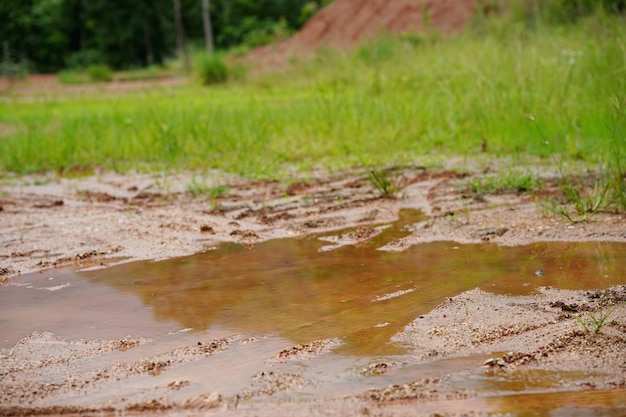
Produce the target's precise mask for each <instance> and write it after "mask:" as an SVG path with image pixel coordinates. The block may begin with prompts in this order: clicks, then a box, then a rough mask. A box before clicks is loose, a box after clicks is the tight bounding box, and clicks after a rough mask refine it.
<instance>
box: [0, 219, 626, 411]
mask: <svg viewBox="0 0 626 417" xmlns="http://www.w3.org/2000/svg"><path fill="white" fill-rule="evenodd" d="M400 214H401V215H400V218H399V220H398V221H397V222H396V223H394V224H392V225H380V226H376V227H373V228H371V229H368V230H366V231H364V230H359V229H355V230H348V231H343V232H340V233H336V234H334V235H326V236H318V237H313V238H306V239H279V240H271V241H267V242H263V243H260V244H257V245H255V246H253V247H251V248H249V247H246V246H242V245H237V244H223V245H220V246H219V247H217V248H215V250H211V251H208V252H205V253H200V254H197V255H194V256H189V257H184V258H177V259H170V260H165V261H159V262H135V263H127V264H120V265H117V266H113V267H110V268H106V269H101V270H95V271H82V272H76V271H69V270H56V271H48V272H46V273H43V274H32V275H25V276H22V277H18V278H15V279H12V280H11V281H10V282H9V283H8V284H7V285H4V286H2V287H0V329H1V330H0V342H1V344H2V346H4V347H10V346H13V345H14V344H15V343H16V342H17V341H18V340H20V339H21V338H23V337H25V336H27V335H29V334H31V333H32V332H33V331H47V332H53V333H54V334H56V335H58V336H60V337H64V338H71V339H79V338H84V339H94V338H95V339H120V338H126V337H147V338H157V339H158V340H161V343H170V344H171V345H172V346H177V344H178V345H185V344H195V340H196V339H200V338H203V339H206V335H207V334H209V335H212V337H222V336H227V335H232V334H240V335H244V336H245V337H254V338H255V339H254V340H255V343H254V346H255V347H254V352H255V353H254V354H252V353H251V352H252V351H251V350H250V349H249V348H248V347H247V346H248V344H247V343H240V344H239V345H236V346H235V347H233V348H232V349H230V350H229V351H228V352H227V354H222V355H217V356H215V357H211V358H207V359H203V361H206V362H207V364H210V369H211V371H210V372H207V371H206V369H207V368H206V366H205V367H203V366H202V364H197V363H196V364H194V363H190V364H188V365H185V366H183V367H179V368H178V369H176V370H174V371H172V372H174V374H176V375H178V374H180V375H178V376H180V378H181V380H182V379H183V378H185V379H186V380H187V382H189V381H191V383H192V385H193V384H194V383H198V384H200V387H201V388H202V389H204V390H206V389H210V390H215V391H219V392H221V393H222V395H235V394H236V393H237V392H239V391H240V390H241V387H242V385H245V381H247V380H248V379H249V378H250V377H251V376H252V375H265V374H260V373H259V372H262V369H264V366H265V365H264V363H265V362H264V361H265V360H266V359H267V357H269V356H271V354H272V352H274V353H276V352H279V351H280V350H281V349H285V348H288V347H289V346H293V345H294V344H299V343H309V342H312V341H316V340H329V339H330V340H334V341H335V342H333V343H334V344H333V345H332V349H331V350H332V354H329V355H325V356H324V360H318V361H317V362H316V363H315V366H305V367H303V366H301V365H298V364H286V365H285V366H284V369H283V370H282V372H284V373H286V374H289V372H291V371H293V370H294V369H296V368H297V370H298V375H300V376H301V377H302V378H303V380H315V381H317V383H316V384H313V385H311V386H310V387H308V388H306V389H305V391H307V393H308V395H312V393H315V395H318V396H325V395H335V396H336V395H356V394H357V393H359V392H363V391H364V390H368V389H374V388H377V387H384V386H387V385H393V384H399V383H403V382H405V381H411V380H418V379H420V378H439V377H441V376H443V375H450V374H453V375H457V377H456V378H455V377H453V378H451V379H450V380H448V381H447V382H446V384H447V385H446V389H447V390H448V391H449V392H465V391H472V392H481V393H492V394H494V393H495V394H496V396H495V397H494V398H493V399H489V398H487V399H485V398H483V399H482V400H480V401H481V404H483V405H482V406H481V407H482V408H483V409H486V410H489V409H497V410H506V411H508V410H509V409H512V410H529V412H534V411H536V410H535V408H536V407H539V408H541V406H539V405H537V406H536V405H535V403H534V402H533V401H538V403H539V404H541V403H542V401H543V403H544V404H546V403H550V402H553V403H554V404H556V405H555V406H554V408H556V407H557V406H558V407H560V408H562V407H567V404H569V403H575V402H576V401H578V400H580V398H581V397H577V396H573V397H572V399H571V401H570V402H568V401H567V400H566V399H565V398H566V397H563V396H553V397H550V395H552V394H549V393H546V392H547V391H550V390H551V389H553V388H555V387H558V386H559V384H561V383H562V381H563V380H567V381H572V382H573V383H575V382H576V381H578V380H582V379H584V378H585V377H587V376H588V375H585V374H581V373H577V372H576V371H571V372H567V371H563V372H552V371H541V370H533V371H531V372H519V373H515V372H514V373H510V374H507V375H505V376H502V375H485V374H484V373H483V372H474V373H472V372H470V370H472V369H475V368H476V366H477V364H482V363H483V362H484V361H485V360H486V359H487V358H488V357H489V355H488V354H484V355H483V354H478V355H474V356H470V357H457V358H454V357H453V358H444V359H441V360H433V361H430V362H428V363H424V362H423V361H416V362H415V363H412V359H411V354H412V352H411V348H410V347H407V346H406V345H404V344H400V343H399V342H396V343H394V342H392V337H393V336H394V335H396V334H397V333H399V332H401V331H402V330H403V329H404V328H405V327H406V326H407V325H408V324H409V323H411V322H412V321H413V320H415V319H416V318H418V317H420V316H422V315H424V314H427V313H428V312H430V311H431V310H433V309H434V308H435V307H436V306H438V305H440V304H441V303H442V302H444V301H446V300H449V299H450V298H451V297H455V296H457V295H458V294H461V293H463V292H464V291H468V290H471V289H474V288H477V287H478V288H480V289H482V290H484V291H487V292H489V293H495V294H506V295H528V294H533V293H534V292H536V291H537V288H539V287H546V286H549V287H555V288H562V289H589V290H591V289H602V288H609V287H612V286H615V285H618V284H624V283H625V281H624V277H626V244H623V243H608V242H586V243H563V242H561V243H549V242H548V243H535V244H531V245H527V246H519V247H503V246H497V245H493V244H471V245H461V244H457V243H455V242H432V243H427V244H420V245H415V246H412V247H409V248H407V249H406V250H404V251H402V252H394V251H385V250H380V248H381V247H383V246H385V245H387V244H389V243H390V242H392V241H395V240H397V239H401V238H402V237H403V236H406V235H408V234H409V233H411V230H412V226H413V225H414V224H416V223H418V222H421V221H423V220H424V218H423V216H422V215H421V213H420V212H418V211H415V210H404V211H401V213H400ZM351 233H370V234H371V236H372V237H371V239H370V240H368V241H366V242H361V243H359V244H357V245H345V246H335V243H333V242H336V241H341V239H340V238H341V237H343V236H344V235H346V234H348V235H349V234H351ZM144 349H145V348H144ZM137 354H138V353H137ZM418 362H419V363H418ZM207 366H208V365H207ZM199 369H203V371H202V372H199V371H198V370H199ZM233 369H239V371H237V372H232V370H233ZM229 370H230V371H229ZM294 372H295V371H294ZM464 372H469V374H468V373H464ZM174 374H170V375H169V376H167V377H165V376H159V377H158V378H161V379H163V381H162V383H163V384H165V385H167V381H168V379H167V378H169V379H171V378H172V375H174ZM176 375H174V376H176ZM272 375H273V374H272ZM459 375H460V376H459ZM229 378H230V379H229ZM148 379H150V378H148ZM231 379H232V381H231V382H230V383H229V382H227V381H229V380H231ZM150 381H152V380H150ZM150 381H149V382H146V384H150V383H151V384H154V383H155V382H154V381H152V382H150ZM305 386H306V384H305ZM208 387H209V388H208ZM119 389H120V390H122V391H123V390H124V389H126V388H124V387H123V386H121V388H119ZM194 389H196V390H199V391H198V392H200V391H202V390H201V389H200V388H198V387H197V386H196V387H195V388H194ZM528 393H536V395H544V396H546V397H545V398H543V397H541V398H539V397H532V398H531V397H528V396H526V397H524V395H527V394H528ZM602 393H604V394H602ZM621 394H623V391H619V390H618V391H617V393H614V392H612V391H601V392H600V393H598V394H597V395H596V397H598V398H599V399H594V398H596V397H593V398H591V397H590V398H591V399H590V400H589V401H590V402H591V404H596V405H597V403H598V402H599V403H600V405H602V404H605V403H607V404H608V405H611V404H612V402H616V401H617V402H618V403H619V404H618V405H619V406H620V407H624V406H626V405H625V404H624V401H623V399H622V400H616V398H622V397H621ZM181 395H182V394H181ZM461 400H462V401H461ZM455 401H456V400H455ZM459 401H461V402H460V403H459V407H461V410H462V408H463V407H464V405H463V404H464V403H463V401H478V400H468V399H459ZM522 403H523V404H524V405H523V406H522V405H520V404H522ZM450 404H452V403H450ZM574 406H576V404H574ZM524 407H526V408H524ZM545 407H548V406H545V405H544V409H545ZM550 407H551V406H550ZM591 415H594V414H593V413H592V414H591Z"/></svg>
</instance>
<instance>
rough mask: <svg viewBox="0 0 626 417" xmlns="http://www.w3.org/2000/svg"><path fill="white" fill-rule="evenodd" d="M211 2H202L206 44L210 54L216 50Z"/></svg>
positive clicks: (205, 0)
mask: <svg viewBox="0 0 626 417" xmlns="http://www.w3.org/2000/svg"><path fill="white" fill-rule="evenodd" d="M210 8H211V0H202V24H203V27H204V43H205V45H206V51H207V53H209V54H212V53H213V50H214V49H215V47H214V44H213V27H212V26H211V10H210Z"/></svg>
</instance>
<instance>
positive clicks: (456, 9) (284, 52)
mask: <svg viewBox="0 0 626 417" xmlns="http://www.w3.org/2000/svg"><path fill="white" fill-rule="evenodd" d="M474 7H475V6H474V1H473V0H394V1H388V0H336V1H334V2H333V3H331V4H330V5H328V6H327V7H325V8H324V9H322V10H320V11H319V13H317V14H316V15H315V16H314V17H313V18H312V19H311V20H310V21H309V22H308V23H307V24H306V25H305V26H304V27H303V28H302V30H301V31H300V32H298V33H297V34H296V35H294V36H293V37H291V38H289V39H287V40H286V41H284V42H282V43H279V44H276V45H270V46H267V47H264V48H259V49H257V50H255V51H253V52H252V53H251V54H250V55H249V58H250V59H252V60H256V61H260V62H264V63H266V64H270V65H272V64H273V65H280V64H281V63H284V62H286V58H288V57H289V56H291V55H306V54H308V53H310V52H312V51H314V50H315V49H317V48H319V47H322V46H332V47H337V48H351V47H354V46H356V45H357V44H359V43H360V42H361V41H363V40H365V39H368V38H372V37H375V36H376V35H379V34H381V33H384V32H387V33H392V34H401V33H407V32H418V31H421V30H424V29H425V27H424V26H425V25H430V26H431V28H433V29H435V30H438V31H440V32H443V33H456V32H459V31H460V30H461V29H463V27H465V25H466V24H467V23H468V22H469V21H470V19H471V18H472V15H473V13H474Z"/></svg>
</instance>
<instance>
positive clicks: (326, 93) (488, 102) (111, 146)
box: [0, 15, 626, 177]
mask: <svg viewBox="0 0 626 417" xmlns="http://www.w3.org/2000/svg"><path fill="white" fill-rule="evenodd" d="M625 45H626V25H625V24H624V20H623V18H620V17H611V16H606V15H595V16H592V17H589V18H586V19H582V20H580V21H579V22H578V23H577V24H576V25H552V26H540V27H534V28H531V29H529V28H528V27H526V26H525V25H524V24H523V23H520V22H518V23H510V22H509V23H502V21H486V22H483V24H481V25H480V27H474V28H473V29H471V30H469V31H468V32H467V33H465V34H463V35H461V36H458V37H454V38H443V37H439V36H432V35H431V36H420V35H408V36H403V37H390V36H383V37H380V38H378V39H376V40H373V41H371V42H369V43H366V44H364V45H362V46H361V47H360V48H358V49H357V50H355V51H353V52H350V53H345V52H340V51H335V50H330V49H325V50H321V51H319V52H318V53H317V54H316V56H315V57H314V58H312V59H310V60H299V61H298V62H297V63H295V64H294V67H293V68H292V69H291V70H290V71H288V72H286V73H285V72H283V73H275V74H269V75H265V76H261V77H257V78H255V79H251V80H249V81H248V82H243V83H235V84H233V83H231V84H226V85H219V86H212V87H209V88H200V87H197V86H189V87H187V88H178V89H174V90H163V91H152V92H142V93H137V94H133V95H128V96H107V95H106V94H102V95H100V96H97V97H88V96H82V97H58V98H41V99H36V100H33V101H32V102H27V101H22V100H20V99H19V98H12V97H10V96H7V97H5V99H4V100H3V101H2V102H1V103H0V125H2V124H4V125H8V126H12V127H16V128H15V129H6V132H8V133H2V130H0V171H3V172H6V171H14V172H18V173H27V172H34V171H41V170H54V169H64V168H68V167H72V166H83V165H104V166H106V167H110V168H113V169H118V170H124V169H128V168H130V167H137V166H143V167H146V168H147V169H154V168H163V167H168V168H200V169H207V168H219V169H223V170H225V171H229V172H236V173H240V174H243V175H247V176H264V177H280V176H282V175H284V173H285V172H287V170H292V169H293V168H297V169H301V170H306V169H308V168H310V167H312V166H315V165H322V166H324V167H326V168H329V169H337V168H344V167H349V166H354V165H357V164H358V165H376V164H385V163H389V162H393V163H401V162H406V161H410V160H415V159H418V158H421V157H423V156H424V155H457V154H461V153H463V154H466V155H470V156H471V155H475V154H478V153H481V152H484V151H486V152H487V153H489V154H492V155H503V154H510V153H516V154H531V155H539V156H548V154H549V153H550V152H553V151H555V152H558V153H560V154H561V155H562V156H563V157H564V158H569V159H572V160H576V159H582V160H586V161H591V162H596V161H598V160H600V159H601V156H602V155H604V154H605V150H606V149H607V144H608V143H614V146H616V147H617V150H615V151H614V152H613V154H617V155H621V156H619V158H623V157H624V155H626V152H625V151H626V149H625V148H626V143H625V142H626V140H624V138H623V137H620V138H618V140H617V141H615V140H614V138H613V136H612V135H613V134H612V132H611V131H610V129H608V128H607V126H610V125H611V120H612V119H611V118H612V117H613V114H614V113H613V111H612V104H611V103H612V100H615V97H617V96H619V95H620V94H623V93H624V92H626V46H625ZM529 119H533V120H534V123H531V122H530V121H529ZM537 126H539V127H540V128H541V130H542V131H543V132H545V136H546V137H547V138H548V140H549V141H550V143H551V148H550V149H548V148H547V147H546V146H545V144H544V143H543V142H544V140H543V139H542V138H540V137H538V135H537V131H536V128H537ZM612 146H613V145H612ZM620 166H624V164H623V163H622V164H621V165H620Z"/></svg>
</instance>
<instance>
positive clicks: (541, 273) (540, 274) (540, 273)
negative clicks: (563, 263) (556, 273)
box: [535, 268, 544, 277]
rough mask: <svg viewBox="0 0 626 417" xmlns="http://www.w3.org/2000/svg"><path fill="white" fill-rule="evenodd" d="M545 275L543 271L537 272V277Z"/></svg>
mask: <svg viewBox="0 0 626 417" xmlns="http://www.w3.org/2000/svg"><path fill="white" fill-rule="evenodd" d="M543 274H544V272H543V269H541V268H540V269H538V270H536V271H535V275H537V276H538V277H540V276H542V275H543Z"/></svg>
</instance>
